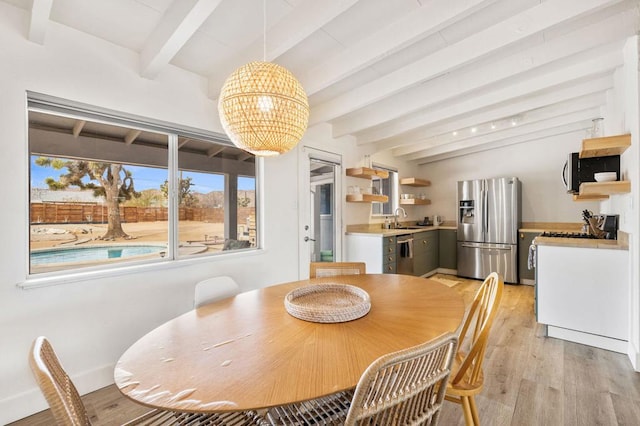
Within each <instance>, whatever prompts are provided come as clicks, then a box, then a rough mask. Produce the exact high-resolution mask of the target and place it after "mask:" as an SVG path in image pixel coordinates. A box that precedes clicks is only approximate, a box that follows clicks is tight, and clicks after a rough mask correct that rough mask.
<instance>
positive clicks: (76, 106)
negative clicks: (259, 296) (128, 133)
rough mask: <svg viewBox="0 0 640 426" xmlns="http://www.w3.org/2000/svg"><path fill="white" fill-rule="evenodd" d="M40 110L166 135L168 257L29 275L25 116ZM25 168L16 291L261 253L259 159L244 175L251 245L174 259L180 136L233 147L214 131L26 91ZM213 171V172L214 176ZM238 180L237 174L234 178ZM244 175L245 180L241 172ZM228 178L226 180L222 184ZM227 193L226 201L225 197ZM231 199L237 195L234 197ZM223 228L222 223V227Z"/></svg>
mask: <svg viewBox="0 0 640 426" xmlns="http://www.w3.org/2000/svg"><path fill="white" fill-rule="evenodd" d="M32 111H33V112H43V113H47V114H53V115H59V116H63V117H72V118H76V119H86V120H91V121H93V122H96V123H103V124H107V125H114V126H122V127H126V128H133V129H137V130H143V131H149V132H154V133H159V134H164V135H166V136H167V175H168V176H167V177H168V180H169V197H168V199H167V208H168V212H167V214H168V219H167V256H166V257H165V258H162V259H145V260H132V261H126V262H122V263H116V264H103V265H97V266H90V267H82V268H75V269H65V270H60V271H52V272H40V273H31V270H30V269H31V268H30V263H31V243H30V234H31V225H32V224H31V217H30V204H31V195H30V193H31V192H30V191H31V157H32V147H31V143H30V139H29V128H30V125H29V114H30V113H31V112H32ZM26 117H27V123H26V130H27V132H26V134H27V141H26V150H25V152H26V155H25V156H26V166H27V171H28V172H27V174H26V175H27V178H26V185H25V186H26V192H25V194H27V197H26V198H27V202H26V217H27V226H26V230H25V232H26V240H25V241H26V244H25V248H26V250H25V254H24V259H25V262H26V277H25V281H24V282H22V283H18V286H19V287H29V288H31V287H40V286H47V285H55V284H59V283H63V282H64V283H66V282H77V281H82V280H86V279H95V278H102V277H114V276H120V275H125V274H132V273H138V272H143V271H147V270H151V269H152V270H154V271H156V270H158V269H165V268H166V269H172V268H176V267H182V266H184V265H186V264H191V263H201V262H212V261H224V260H226V259H229V258H233V257H236V256H253V255H256V254H259V253H261V252H262V251H263V250H264V242H263V231H262V229H263V226H262V216H263V214H262V205H263V203H262V200H263V194H262V191H263V168H264V163H263V159H262V158H260V157H255V164H254V170H255V172H254V175H255V176H247V177H253V178H254V179H255V196H254V197H255V199H254V203H255V224H256V235H255V246H254V247H250V248H246V249H241V250H229V251H220V252H213V253H203V254H198V255H190V256H178V251H177V249H178V246H179V244H180V241H179V225H180V221H179V217H178V208H179V205H178V203H179V194H178V190H177V185H178V182H177V179H178V176H179V167H178V157H179V146H178V137H187V138H194V139H198V140H200V141H205V142H207V141H210V142H214V143H216V144H220V145H225V146H229V147H234V148H236V147H235V146H234V145H233V144H232V143H231V142H230V140H229V139H228V138H226V136H223V135H220V134H218V133H214V132H208V131H202V130H197V129H193V128H190V127H187V126H180V125H177V124H174V123H168V122H163V121H159V120H154V119H148V118H144V117H140V116H135V115H132V114H127V113H123V112H118V111H113V110H109V109H104V108H99V107H94V106H90V105H86V104H82V103H78V102H73V101H68V100H65V99H61V98H56V97H52V96H49V95H44V94H40V93H35V92H27V97H26ZM216 172H217V171H212V173H216ZM238 176H240V175H238ZM242 176H245V175H244V174H242ZM226 179H228V177H226V178H225V180H226ZM228 196H229V195H228V194H226V190H225V199H226V198H228ZM233 199H235V197H233ZM225 226H226V225H225Z"/></svg>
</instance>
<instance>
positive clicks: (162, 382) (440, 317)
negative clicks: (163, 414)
mask: <svg viewBox="0 0 640 426" xmlns="http://www.w3.org/2000/svg"><path fill="white" fill-rule="evenodd" d="M319 283H339V284H350V285H353V286H356V287H359V288H361V289H363V290H365V291H366V292H367V293H368V294H369V296H370V300H371V309H370V311H369V312H368V313H367V314H366V315H365V316H363V317H361V318H358V319H356V320H352V321H348V322H340V323H316V322H309V321H304V320H301V319H298V318H295V317H293V316H292V315H290V314H289V313H288V312H287V310H286V309H285V305H284V298H285V296H286V295H287V293H289V292H290V291H292V290H294V289H296V288H299V287H301V286H308V285H310V284H319ZM464 312H465V308H464V302H463V300H462V297H461V296H460V295H459V294H458V293H457V292H456V291H455V290H454V289H451V288H449V287H447V286H445V285H443V284H440V283H438V282H437V281H433V280H429V279H425V278H419V277H412V276H408V275H393V274H366V275H343V276H334V277H325V278H313V279H309V280H302V281H296V282H290V283H286V284H280V285H275V286H271V287H265V288H261V289H258V290H253V291H249V292H246V293H241V294H238V295H237V296H234V297H231V298H228V299H225V300H221V301H218V302H214V303H211V304H208V305H204V306H202V307H200V308H198V309H194V310H192V311H190V312H187V313H185V314H183V315H181V316H179V317H177V318H175V319H172V320H170V321H168V322H166V323H165V324H163V325H161V326H160V327H158V328H156V329H155V330H153V331H151V332H150V333H148V334H146V335H145V336H143V337H142V338H141V339H140V340H138V341H137V342H135V343H134V344H133V345H132V346H131V347H130V348H129V349H127V351H126V352H125V353H124V354H123V355H122V357H121V358H120V360H119V361H118V362H117V364H116V368H115V372H114V377H115V383H116V385H117V386H118V388H119V389H120V391H121V392H122V393H123V394H124V395H126V396H127V397H129V398H131V399H132V400H134V401H136V402H138V403H141V404H143V405H147V406H150V407H154V408H161V409H167V410H176V411H187V412H225V411H240V410H243V411H244V410H252V409H253V410H254V409H260V408H267V407H273V406H278V405H284V404H288V403H293V402H299V401H303V400H308V399H312V398H317V397H320V396H324V395H329V394H332V393H335V392H339V391H343V390H347V389H351V388H354V387H355V386H356V384H357V383H358V380H359V379H360V376H361V375H362V373H363V372H364V371H365V369H366V368H367V367H368V366H369V364H371V363H372V362H373V361H374V360H375V359H377V358H378V357H380V356H382V355H384V354H387V353H391V352H395V351H398V350H401V349H405V348H409V347H412V346H415V345H417V344H420V343H423V342H426V341H429V340H432V339H434V338H436V337H438V336H440V335H441V334H443V333H447V332H456V331H457V329H458V328H459V326H460V324H461V323H462V320H463V317H464Z"/></svg>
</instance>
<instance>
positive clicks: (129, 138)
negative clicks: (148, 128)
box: [124, 129, 142, 145]
mask: <svg viewBox="0 0 640 426" xmlns="http://www.w3.org/2000/svg"><path fill="white" fill-rule="evenodd" d="M141 133H142V130H136V129H131V130H129V131H128V132H127V134H126V135H125V136H124V143H125V144H127V145H131V144H132V143H133V142H134V141H135V140H136V139H137V138H138V136H140V134H141Z"/></svg>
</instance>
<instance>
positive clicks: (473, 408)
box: [469, 396, 480, 426]
mask: <svg viewBox="0 0 640 426" xmlns="http://www.w3.org/2000/svg"><path fill="white" fill-rule="evenodd" d="M469 405H470V406H471V415H472V416H473V424H474V425H475V426H480V417H479V416H478V406H477V405H476V398H475V397H474V396H470V397H469Z"/></svg>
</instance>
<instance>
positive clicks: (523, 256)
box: [518, 232, 540, 284]
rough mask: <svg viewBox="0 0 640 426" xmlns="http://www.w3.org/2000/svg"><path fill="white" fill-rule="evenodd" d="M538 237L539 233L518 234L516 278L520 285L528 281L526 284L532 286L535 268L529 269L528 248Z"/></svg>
mask: <svg viewBox="0 0 640 426" xmlns="http://www.w3.org/2000/svg"><path fill="white" fill-rule="evenodd" d="M538 235H540V233H539V232H519V233H518V278H519V281H520V283H523V281H522V280H528V281H529V283H528V284H533V281H535V279H536V270H535V267H534V268H533V269H529V246H530V245H531V242H532V241H533V239H534V238H535V237H537V236H538Z"/></svg>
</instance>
